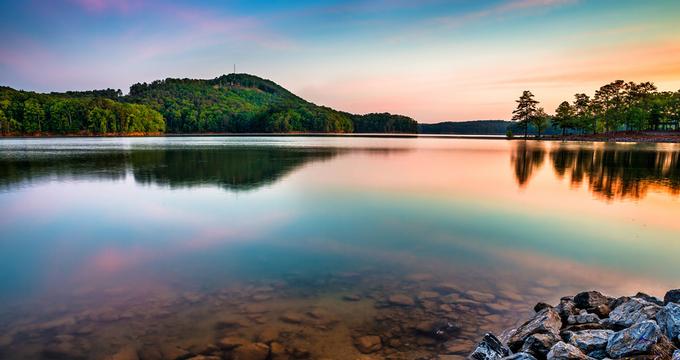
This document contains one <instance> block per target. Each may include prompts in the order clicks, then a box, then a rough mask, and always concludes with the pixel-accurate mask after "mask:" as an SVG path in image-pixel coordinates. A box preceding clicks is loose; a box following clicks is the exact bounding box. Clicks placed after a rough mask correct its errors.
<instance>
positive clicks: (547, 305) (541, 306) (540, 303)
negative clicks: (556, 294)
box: [534, 302, 552, 312]
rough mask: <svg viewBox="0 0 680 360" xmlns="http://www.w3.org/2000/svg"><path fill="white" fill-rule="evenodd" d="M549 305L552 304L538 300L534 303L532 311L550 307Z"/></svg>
mask: <svg viewBox="0 0 680 360" xmlns="http://www.w3.org/2000/svg"><path fill="white" fill-rule="evenodd" d="M551 307H552V305H550V304H546V303H544V302H539V303H537V304H536V305H534V312H539V311H541V310H543V309H546V308H551Z"/></svg>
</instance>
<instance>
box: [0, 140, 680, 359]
mask: <svg viewBox="0 0 680 360" xmlns="http://www.w3.org/2000/svg"><path fill="white" fill-rule="evenodd" d="M679 192H680V147H678V146H676V145H669V144H664V145H656V144H638V145H636V144H601V143H559V142H536V141H529V142H524V141H505V140H474V139H446V138H427V137H420V138H360V137H261V138H258V137H234V138H231V137H198V138H140V139H135V138H120V139H119V138H99V139H77V138H74V139H27V140H22V139H14V140H0V226H1V228H2V232H1V233H0V357H3V358H17V359H18V358H42V357H51V356H52V357H54V356H61V355H63V354H64V353H66V354H69V355H70V356H75V355H78V356H81V357H83V358H96V359H98V358H104V357H106V356H108V355H111V354H113V353H115V352H117V351H118V350H120V348H122V347H126V346H132V347H134V348H135V349H137V350H138V351H139V353H140V355H141V356H142V357H143V358H149V359H151V358H163V357H166V358H167V357H169V356H170V355H168V354H169V352H168V351H165V352H163V351H159V350H158V349H167V347H169V346H170V347H177V346H179V347H181V349H183V350H188V351H193V352H195V353H197V352H198V351H199V350H196V349H200V348H202V347H203V348H205V347H206V346H208V344H212V343H215V342H217V341H218V340H219V339H220V338H222V337H224V336H227V335H231V336H239V337H245V338H248V339H250V340H253V341H255V340H260V341H262V339H260V338H259V337H261V334H262V333H267V331H269V333H275V334H277V336H276V341H277V342H280V343H282V344H283V345H284V346H285V347H286V348H287V349H288V351H289V352H290V353H291V356H292V357H306V356H307V355H308V354H309V357H311V358H315V359H316V358H324V357H325V358H334V359H354V358H356V357H357V356H358V355H359V353H358V352H357V350H356V348H355V347H354V345H353V339H355V338H356V337H358V336H363V335H379V336H381V337H382V338H383V342H384V347H383V349H382V350H381V351H380V352H378V353H377V354H379V355H381V356H387V357H393V358H416V357H419V356H423V354H425V355H426V356H429V355H431V354H435V353H442V354H443V353H464V352H465V351H467V349H468V348H469V347H471V346H472V342H471V341H472V340H473V339H477V338H478V337H479V336H480V335H481V334H482V333H483V332H485V331H499V330H502V329H504V328H506V327H509V326H512V325H514V324H516V322H517V321H518V320H519V319H521V318H522V317H525V316H526V314H528V313H529V312H530V311H531V307H532V306H533V304H534V303H535V302H537V301H547V302H555V301H556V300H557V299H559V297H561V296H563V295H566V294H570V293H573V292H576V291H580V290H583V289H589V288H597V289H601V290H604V291H607V292H609V293H610V294H612V295H623V294H630V293H635V292H637V291H645V292H648V293H650V294H652V295H656V296H662V295H663V292H664V291H665V290H667V289H668V288H671V287H678V286H680V278H678V276H677V274H678V273H680V262H679V261H677V254H679V253H680V236H679V234H680V222H678V221H677V214H680V196H678V194H679ZM393 295H406V296H407V297H410V298H412V299H413V301H414V305H413V306H410V305H408V306H398V305H396V304H394V302H390V301H389V297H390V296H393ZM348 300H352V301H348ZM282 314H283V315H282ZM432 319H448V320H449V321H451V322H453V323H455V324H456V326H457V328H458V330H457V331H456V333H455V334H453V335H452V337H451V338H450V339H447V341H435V342H432V341H431V339H427V338H426V337H423V336H422V334H418V333H417V331H414V330H413V327H414V326H415V325H416V324H418V323H419V322H422V321H424V320H432ZM461 349H462V350H461Z"/></svg>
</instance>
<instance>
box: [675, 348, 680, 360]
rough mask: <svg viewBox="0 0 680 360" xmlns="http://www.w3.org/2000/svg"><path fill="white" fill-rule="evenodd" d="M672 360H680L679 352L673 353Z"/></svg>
mask: <svg viewBox="0 0 680 360" xmlns="http://www.w3.org/2000/svg"><path fill="white" fill-rule="evenodd" d="M673 360H680V350H675V352H674V353H673Z"/></svg>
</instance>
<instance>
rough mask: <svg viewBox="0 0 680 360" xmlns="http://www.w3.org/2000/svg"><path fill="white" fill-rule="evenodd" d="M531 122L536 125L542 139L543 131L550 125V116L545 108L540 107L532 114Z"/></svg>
mask: <svg viewBox="0 0 680 360" xmlns="http://www.w3.org/2000/svg"><path fill="white" fill-rule="evenodd" d="M530 122H531V124H533V125H534V126H535V127H536V131H537V132H538V138H539V139H540V138H541V134H542V133H543V131H545V129H547V128H548V127H549V126H550V116H549V115H548V114H546V113H545V111H544V110H543V108H538V109H537V110H536V111H535V112H534V114H533V115H532V116H531V119H530Z"/></svg>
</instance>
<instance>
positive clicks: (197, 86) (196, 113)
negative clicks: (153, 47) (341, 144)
mask: <svg viewBox="0 0 680 360" xmlns="http://www.w3.org/2000/svg"><path fill="white" fill-rule="evenodd" d="M0 131H1V132H2V133H3V134H12V135H17V134H28V135H30V134H42V133H51V134H94V135H96V134H109V133H116V134H119V133H160V132H168V133H206V132H212V133H221V132H226V133H244V132H250V133H260V132H261V133H287V132H332V133H336V132H337V133H351V132H400V133H415V132H416V131H417V123H416V122H415V120H413V119H411V118H409V117H406V116H401V115H392V114H388V113H382V114H367V115H355V114H350V113H346V112H341V111H337V110H334V109H331V108H328V107H324V106H318V105H316V104H313V103H311V102H308V101H305V100H304V99H302V98H300V97H298V96H296V95H295V94H293V93H291V92H290V91H288V90H286V89H284V88H283V87H281V86H279V85H278V84H276V83H274V82H272V81H270V80H265V79H262V78H259V77H257V76H253V75H248V74H229V75H223V76H220V77H217V78H215V79H211V80H196V79H172V78H168V79H165V80H157V81H154V82H152V83H149V84H147V83H137V84H134V85H132V86H131V87H130V93H129V94H128V95H125V96H123V95H122V93H121V91H120V90H113V89H107V90H94V91H83V92H78V91H69V92H66V93H50V94H39V93H34V92H27V91H19V90H14V89H11V88H8V87H1V88H0Z"/></svg>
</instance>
